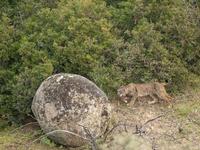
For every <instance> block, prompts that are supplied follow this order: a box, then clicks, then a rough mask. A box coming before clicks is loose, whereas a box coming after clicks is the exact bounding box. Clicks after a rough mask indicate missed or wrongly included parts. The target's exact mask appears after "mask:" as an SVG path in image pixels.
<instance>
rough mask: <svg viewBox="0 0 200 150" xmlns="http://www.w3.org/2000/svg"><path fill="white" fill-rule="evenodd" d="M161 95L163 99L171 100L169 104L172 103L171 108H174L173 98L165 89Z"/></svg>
mask: <svg viewBox="0 0 200 150" xmlns="http://www.w3.org/2000/svg"><path fill="white" fill-rule="evenodd" d="M159 97H160V98H161V99H164V100H166V101H168V102H169V104H170V106H169V108H173V101H172V98H171V97H170V96H169V95H168V94H167V93H166V92H165V91H163V92H161V93H160V95H159Z"/></svg>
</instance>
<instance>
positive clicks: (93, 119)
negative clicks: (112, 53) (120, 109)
mask: <svg viewBox="0 0 200 150" xmlns="http://www.w3.org/2000/svg"><path fill="white" fill-rule="evenodd" d="M32 111H33V113H34V115H35V117H36V119H37V121H38V123H39V124H40V126H41V128H42V130H43V131H44V132H45V133H46V134H47V133H50V132H51V133H50V134H48V137H49V138H50V139H52V140H53V141H54V142H56V143H59V144H62V145H66V146H81V145H83V144H84V143H85V140H84V139H83V138H82V137H84V134H85V135H87V133H83V129H81V127H80V126H79V125H78V124H82V125H84V126H85V127H87V129H89V130H90V132H91V133H92V135H93V136H96V135H98V136H101V135H102V134H103V133H104V131H105V130H106V127H107V123H108V120H109V118H110V112H111V105H110V102H109V100H108V99H107V97H106V95H105V94H104V92H103V91H102V90H101V89H99V88H98V87H97V86H96V85H95V84H94V83H93V82H91V81H89V80H88V79H86V78H85V77H82V76H80V75H74V74H67V73H65V74H64V73H61V74H56V75H53V76H50V77H49V78H47V79H46V80H45V81H43V82H42V84H41V85H40V87H39V88H38V90H37V92H36V94H35V96H34V99H33V102H32ZM77 123H78V124H77ZM58 130H65V131H67V132H64V131H58ZM52 131H54V132H52ZM68 131H70V132H72V133H75V134H77V135H79V136H80V137H79V136H77V135H74V134H71V133H68ZM87 137H88V136H87ZM88 138H89V137H88Z"/></svg>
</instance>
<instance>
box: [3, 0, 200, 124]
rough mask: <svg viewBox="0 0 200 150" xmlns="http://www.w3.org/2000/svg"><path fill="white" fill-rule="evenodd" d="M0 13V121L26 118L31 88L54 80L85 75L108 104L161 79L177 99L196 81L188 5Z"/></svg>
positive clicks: (26, 5)
mask: <svg viewBox="0 0 200 150" xmlns="http://www.w3.org/2000/svg"><path fill="white" fill-rule="evenodd" d="M106 4H107V5H106ZM0 7H1V9H0V19H1V20H0V34H1V36H0V63H1V66H0V115H4V116H6V118H7V120H9V121H10V122H13V123H14V122H17V123H21V122H22V121H23V119H24V118H25V116H26V115H27V114H29V113H31V109H30V105H31V101H32V99H33V96H34V94H35V92H36V90H37V88H38V87H39V85H40V84H41V82H42V81H43V80H44V79H45V78H47V77H48V76H50V75H52V74H55V73H60V72H66V73H74V74H79V75H82V76H85V77H87V78H89V79H90V80H92V81H93V82H94V83H96V84H97V85H98V86H99V87H100V88H101V89H102V90H103V91H105V92H106V93H107V95H108V96H109V98H110V99H113V97H114V95H115V93H116V89H117V88H118V87H119V85H120V84H127V83H130V82H135V83H146V82H152V81H159V82H162V81H163V80H164V79H165V78H167V79H169V80H170V81H171V83H172V84H171V85H170V86H168V90H169V91H171V92H178V91H181V90H183V89H184V86H187V85H194V84H195V83H196V82H195V78H198V76H199V75H200V72H199V70H200V69H199V67H200V59H199V57H200V55H199V53H200V47H199V42H200V38H199V36H200V28H199V26H200V22H199V20H200V13H199V4H198V3H197V1H195V0H192V1H183V0H177V1H173V0H163V1H158V0H150V1H147V0H125V1H122V0H118V1H115V2H113V1H110V0H107V1H105V2H104V1H99V0H68V1H66V0H52V1H50V2H49V1H46V0H26V1H24V0H22V1H15V0H12V1H2V2H0ZM180 87H181V88H180Z"/></svg>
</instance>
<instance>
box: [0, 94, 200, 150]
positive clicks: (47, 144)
mask: <svg viewBox="0 0 200 150" xmlns="http://www.w3.org/2000/svg"><path fill="white" fill-rule="evenodd" d="M172 97H173V100H174V102H175V105H174V108H173V109H169V108H168V103H166V102H164V101H162V100H160V102H159V103H157V104H154V105H149V104H148V101H151V100H152V99H151V98H150V97H144V98H139V100H137V101H136V103H135V104H134V105H133V106H132V107H127V106H126V104H125V103H123V102H120V101H119V100H115V101H114V102H112V116H111V119H110V122H109V126H108V128H107V133H108V132H109V131H110V130H111V129H113V130H112V132H110V133H109V134H108V136H107V137H106V135H107V134H106V133H105V135H104V136H103V137H102V138H101V139H99V140H98V141H97V145H98V146H99V147H100V148H102V149H104V150H122V149H123V150H131V149H133V150H151V149H153V150H200V143H199V141H200V100H199V99H200V94H199V91H190V90H188V91H187V92H185V93H184V94H181V93H180V94H178V95H174V96H172ZM32 121H33V120H32ZM32 121H28V122H32ZM115 126H117V127H115ZM113 127H115V128H113ZM39 136H41V131H40V128H39V126H38V125H37V124H36V123H29V124H27V125H25V126H23V127H22V128H18V129H15V130H14V129H8V128H7V129H5V130H1V131H0V149H2V150H3V149H5V150H15V149H22V150H27V149H29V150H31V149H32V150H35V149H37V150H47V149H48V150H50V149H52V150H58V149H76V150H85V149H91V148H90V146H89V145H84V146H82V147H80V148H69V147H63V146H61V145H56V144H55V143H53V142H52V141H50V140H48V139H47V138H43V139H42V140H38V141H36V142H34V143H32V142H33V141H34V140H35V139H37V138H38V137H39ZM105 137H106V141H105V142H103V140H104V139H105Z"/></svg>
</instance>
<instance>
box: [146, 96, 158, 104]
mask: <svg viewBox="0 0 200 150" xmlns="http://www.w3.org/2000/svg"><path fill="white" fill-rule="evenodd" d="M150 96H151V97H152V98H153V99H154V101H152V102H148V104H149V105H152V104H155V103H157V102H158V96H157V95H156V94H151V95H150Z"/></svg>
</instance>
